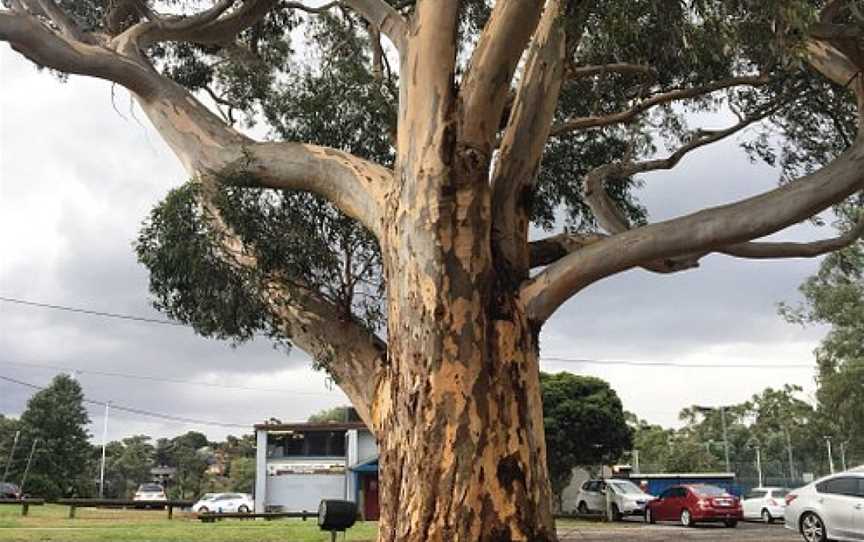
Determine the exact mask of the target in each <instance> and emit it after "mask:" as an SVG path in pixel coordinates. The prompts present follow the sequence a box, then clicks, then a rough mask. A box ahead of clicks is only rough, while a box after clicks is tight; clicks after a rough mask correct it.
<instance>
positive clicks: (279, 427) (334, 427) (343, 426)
mask: <svg viewBox="0 0 864 542" xmlns="http://www.w3.org/2000/svg"><path fill="white" fill-rule="evenodd" d="M350 429H366V424H365V423H363V422H323V423H321V422H318V423H308V422H300V423H259V424H255V430H256V431H267V432H271V433H272V432H275V431H281V432H287V431H297V432H300V431H303V432H310V431H348V430H350Z"/></svg>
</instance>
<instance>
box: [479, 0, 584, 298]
mask: <svg viewBox="0 0 864 542" xmlns="http://www.w3.org/2000/svg"><path fill="white" fill-rule="evenodd" d="M560 7H561V6H560V2H559V1H558V0H551V1H550V2H548V3H547V6H546V9H545V10H544V12H543V16H542V18H541V20H540V23H539V25H538V27H537V31H536V33H535V36H534V39H533V41H532V44H531V48H530V50H529V53H528V59H527V62H526V65H525V71H524V73H523V75H522V78H521V80H520V82H519V87H518V89H517V92H516V96H515V98H514V99H513V105H512V106H511V108H510V109H511V112H510V118H509V122H508V124H507V127H506V128H505V130H504V137H503V139H502V142H501V147H500V153H499V155H498V160H497V162H496V164H495V169H494V171H493V174H492V240H493V256H494V258H495V259H496V269H497V270H498V272H499V274H501V275H504V276H506V275H510V276H509V277H508V278H509V279H510V280H513V281H515V282H516V283H517V284H518V283H519V282H521V281H522V280H524V279H525V278H527V277H528V272H529V270H530V265H529V256H528V250H527V247H526V241H527V239H528V220H529V214H530V209H529V208H528V206H529V198H527V197H526V194H527V192H529V191H530V189H531V186H532V184H533V182H534V178H535V177H536V174H537V169H538V168H539V166H540V160H541V158H542V156H543V149H544V148H545V146H546V140H547V139H548V137H549V127H550V126H551V124H552V119H553V118H554V115H555V108H556V105H557V103H558V96H559V95H560V92H561V85H562V80H563V59H564V54H565V39H566V36H565V35H564V29H563V28H562V25H561V24H560V21H559V18H560V16H561V12H560ZM572 38H573V39H576V37H575V36H574V37H572Z"/></svg>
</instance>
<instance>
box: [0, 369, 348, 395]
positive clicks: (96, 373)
mask: <svg viewBox="0 0 864 542" xmlns="http://www.w3.org/2000/svg"><path fill="white" fill-rule="evenodd" d="M0 365H6V366H9V367H24V368H29V369H46V370H50V371H67V372H74V373H80V374H89V375H94V376H105V377H112V378H125V379H128V380H144V381H148V382H164V383H168V384H182V385H187V386H201V387H205V388H217V389H223V390H235V391H255V392H259V391H260V392H266V393H282V394H286V393H292V394H296V395H316V396H322V397H333V396H334V395H335V393H334V392H315V391H300V390H290V389H277V388H257V387H253V386H235V385H231V384H220V383H217V382H202V381H200V380H183V379H179V378H166V377H161V376H151V375H142V374H134V373H122V372H113V371H97V370H93V369H82V368H80V367H69V366H63V365H46V364H37V363H22V362H14V361H0Z"/></svg>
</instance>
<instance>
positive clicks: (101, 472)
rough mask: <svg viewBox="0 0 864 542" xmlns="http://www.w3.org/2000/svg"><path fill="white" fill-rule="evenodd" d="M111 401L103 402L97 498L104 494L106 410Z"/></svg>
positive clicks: (106, 432) (102, 496) (106, 440)
mask: <svg viewBox="0 0 864 542" xmlns="http://www.w3.org/2000/svg"><path fill="white" fill-rule="evenodd" d="M110 408H111V401H108V402H107V403H105V424H104V425H103V426H102V465H101V466H100V467H99V498H100V499H102V498H104V496H105V445H106V444H107V443H108V410H109V409H110Z"/></svg>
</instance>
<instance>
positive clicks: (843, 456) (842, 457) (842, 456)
mask: <svg viewBox="0 0 864 542" xmlns="http://www.w3.org/2000/svg"><path fill="white" fill-rule="evenodd" d="M840 466H841V467H843V470H844V471H845V470H846V442H845V441H844V442H841V443H840Z"/></svg>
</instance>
